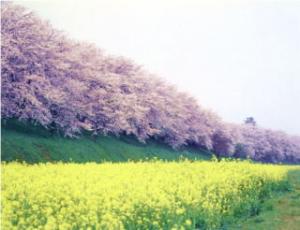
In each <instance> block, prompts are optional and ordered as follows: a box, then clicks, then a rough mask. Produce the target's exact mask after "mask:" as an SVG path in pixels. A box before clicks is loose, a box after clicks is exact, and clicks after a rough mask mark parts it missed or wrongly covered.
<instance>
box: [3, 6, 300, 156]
mask: <svg viewBox="0 0 300 230" xmlns="http://www.w3.org/2000/svg"><path fill="white" fill-rule="evenodd" d="M1 26H2V27H1V39H2V42H1V49H2V52H1V65H2V66H1V82H2V86H1V89H2V91H1V95H2V99H1V102H2V103H1V109H2V111H1V115H2V119H10V118H18V119H19V120H26V121H30V122H33V123H39V124H41V125H42V126H44V127H46V128H48V129H50V130H59V131H61V132H63V133H64V134H65V135H66V136H70V137H74V136H76V135H79V134H80V132H81V131H83V130H88V131H90V132H92V133H93V134H114V135H120V134H127V135H134V136H136V138H138V139H139V140H140V141H141V142H146V140H147V139H149V138H153V139H159V140H161V141H164V142H165V143H167V144H169V145H171V146H172V147H174V148H180V147H181V146H184V145H193V146H197V147H200V148H205V149H209V150H212V151H214V152H215V153H216V154H217V155H219V156H234V157H250V158H252V159H255V160H260V161H272V162H277V161H291V162H292V161H293V162H295V161H300V146H299V143H300V141H299V137H291V136H288V135H287V134H285V133H283V132H277V131H271V130H266V129H262V128H259V127H253V126H249V125H235V124H227V123H225V122H223V121H222V120H221V119H220V118H219V117H218V116H217V115H216V114H214V113H212V112H210V111H208V110H205V109H203V108H202V107H201V106H200V105H199V104H198V103H197V101H196V100H195V99H194V98H192V97H190V96H189V95H187V94H185V93H182V92H179V91H178V90H177V89H176V88H175V87H174V86H172V85H170V84H167V83H165V82H164V81H162V80H161V79H160V78H158V77H157V76H155V75H153V74H151V73H149V72H147V71H146V70H144V69H143V68H142V67H141V66H138V65H136V64H135V63H133V62H132V61H131V60H128V59H126V58H123V57H115V56H111V55H108V54H106V53H104V52H103V51H102V50H100V49H99V48H97V47H95V46H94V45H92V44H87V43H83V42H80V43H79V42H76V41H73V40H71V39H68V38H67V37H66V36H65V35H64V33H62V32H60V31H58V30H55V29H53V28H52V27H51V25H50V24H49V23H48V22H44V21H42V20H40V19H39V18H38V17H37V16H36V15H35V14H34V13H32V12H30V11H28V10H26V9H24V8H23V7H20V6H17V5H15V4H12V3H2V8H1Z"/></svg>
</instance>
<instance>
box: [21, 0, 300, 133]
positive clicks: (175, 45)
mask: <svg viewBox="0 0 300 230" xmlns="http://www.w3.org/2000/svg"><path fill="white" fill-rule="evenodd" d="M240 2H243V4H242V3H240ZM18 3H19V4H22V5H24V6H27V7H28V8H30V9H33V10H34V11H36V12H37V13H38V14H39V15H40V16H41V17H43V18H45V19H48V20H50V22H51V23H52V24H53V26H54V27H56V28H58V29H61V30H64V31H65V32H66V33H67V34H68V35H69V36H70V37H71V38H75V39H77V40H85V41H90V42H94V43H96V44H97V45H98V46H99V47H100V48H103V49H104V50H105V51H106V52H107V53H110V54H116V55H122V56H126V57H129V58H131V59H133V60H134V61H135V62H137V63H138V64H141V65H143V66H144V67H145V68H146V69H147V70H149V71H150V72H153V73H156V74H157V75H160V76H161V77H162V78H164V79H166V80H167V81H168V82H170V83H173V84H175V85H177V87H178V88H179V89H180V90H182V91H187V92H189V93H190V94H191V95H193V96H194V97H196V98H197V99H198V100H199V103H200V104H201V105H203V106H205V107H206V108H209V109H211V110H213V111H215V112H217V113H218V114H219V115H220V116H221V117H223V119H224V120H225V121H229V122H236V123H241V122H242V121H243V120H244V118H245V117H247V116H253V117H254V118H255V119H256V121H257V123H258V124H259V125H261V126H264V127H267V128H273V129H280V130H285V131H287V132H289V133H291V134H300V0H299V1H289V0H287V1H286V0H282V1H270V0H269V1H267V0H265V1H253V0H252V1H226V2H225V1H200V0H198V1H197V0H194V1H188V0H182V1H176V0H172V1H171V0H170V1H167V0H165V1H164V0H160V1H154V0H151V1H143V0H131V1H130V0H127V1H126V0H123V1H121V0H115V1H114V0H98V1H92V0H81V1H76V0H73V1H66V0H65V1H63V0H60V1H18Z"/></svg>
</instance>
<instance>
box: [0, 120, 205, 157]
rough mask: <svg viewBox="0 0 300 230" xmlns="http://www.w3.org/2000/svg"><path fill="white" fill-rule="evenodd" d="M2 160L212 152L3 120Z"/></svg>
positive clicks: (161, 155) (156, 155) (153, 155)
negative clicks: (65, 133) (68, 135)
mask: <svg viewBox="0 0 300 230" xmlns="http://www.w3.org/2000/svg"><path fill="white" fill-rule="evenodd" d="M1 128H2V129H1V134H2V139H1V144H2V145H1V152H2V154H1V155H2V161H16V160H17V161H26V162H28V163H38V162H56V161H63V162H70V161H72V162H78V163H83V162H91V161H93V162H102V161H113V162H119V161H128V160H129V159H130V160H140V159H145V158H154V157H156V158H159V159H165V160H176V159H179V158H180V156H183V157H185V158H189V159H195V158H196V159H198V160H207V159H210V158H211V154H210V153H209V152H206V151H204V150H199V149H196V148H185V149H182V150H178V151H175V150H173V149H172V148H170V147H169V146H167V145H165V144H162V143H159V142H158V141H155V140H150V141H148V142H147V144H143V143H140V142H138V141H137V140H136V139H135V138H134V137H129V136H120V137H114V136H97V137H96V136H94V137H93V136H91V135H90V134H83V135H81V136H80V138H75V139H74V138H73V139H71V138H64V137H63V136H62V135H59V134H57V133H55V134H52V133H50V132H49V131H48V130H45V129H43V128H41V127H39V126H33V125H28V124H23V123H20V122H16V121H9V122H6V123H4V122H2V127H1Z"/></svg>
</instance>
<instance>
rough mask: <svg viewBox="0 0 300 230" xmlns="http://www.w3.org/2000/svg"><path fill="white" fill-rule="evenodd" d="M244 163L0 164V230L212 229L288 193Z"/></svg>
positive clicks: (263, 168)
mask: <svg viewBox="0 0 300 230" xmlns="http://www.w3.org/2000/svg"><path fill="white" fill-rule="evenodd" d="M288 169H289V168H288V167H287V166H274V165H261V164H254V163H250V162H242V161H241V162H238V161H232V162H226V161H221V162H197V161H195V162H190V161H187V160H185V161H181V162H162V161H151V162H137V163H135V162H127V163H102V164H96V163H86V164H75V163H68V164H64V163H56V164H52V163H46V164H36V165H28V164H21V163H2V193H1V198H2V199H1V203H2V211H1V212H2V213H1V214H2V215H1V219H2V220H1V227H2V229H24V230H25V229H26V230H30V229H51V230H52V229H217V228H220V227H221V226H222V225H223V224H224V223H225V222H226V221H229V220H230V219H232V218H236V217H239V216H244V215H250V214H251V213H253V212H255V210H256V209H257V208H258V207H259V204H260V202H261V200H262V199H264V198H265V197H267V196H269V195H270V194H271V192H272V191H274V190H281V189H286V188H287V186H288V185H287V181H286V175H287V171H288Z"/></svg>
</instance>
